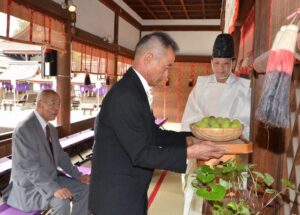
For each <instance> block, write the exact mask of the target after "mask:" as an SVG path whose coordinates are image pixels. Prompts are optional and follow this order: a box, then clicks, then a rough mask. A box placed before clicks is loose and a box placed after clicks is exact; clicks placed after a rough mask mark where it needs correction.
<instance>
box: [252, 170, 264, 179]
mask: <svg viewBox="0 0 300 215" xmlns="http://www.w3.org/2000/svg"><path fill="white" fill-rule="evenodd" d="M253 174H254V175H256V177H257V178H262V179H263V178H264V174H263V173H261V172H258V171H253Z"/></svg>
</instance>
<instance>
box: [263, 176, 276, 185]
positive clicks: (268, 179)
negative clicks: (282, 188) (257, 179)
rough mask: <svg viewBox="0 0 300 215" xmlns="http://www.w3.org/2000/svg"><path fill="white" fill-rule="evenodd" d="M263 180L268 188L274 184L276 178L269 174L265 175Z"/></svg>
mask: <svg viewBox="0 0 300 215" xmlns="http://www.w3.org/2000/svg"><path fill="white" fill-rule="evenodd" d="M263 180H264V182H265V183H266V184H267V185H268V186H271V185H272V184H273V183H274V178H273V177H272V176H271V175H270V174H269V173H265V174H264V177H263Z"/></svg>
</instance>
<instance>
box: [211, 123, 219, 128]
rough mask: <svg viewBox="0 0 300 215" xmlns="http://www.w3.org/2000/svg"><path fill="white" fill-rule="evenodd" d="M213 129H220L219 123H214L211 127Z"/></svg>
mask: <svg viewBox="0 0 300 215" xmlns="http://www.w3.org/2000/svg"><path fill="white" fill-rule="evenodd" d="M211 128H220V125H219V124H218V123H214V124H212V125H211Z"/></svg>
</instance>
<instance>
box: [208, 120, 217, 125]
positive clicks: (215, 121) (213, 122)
mask: <svg viewBox="0 0 300 215" xmlns="http://www.w3.org/2000/svg"><path fill="white" fill-rule="evenodd" d="M208 124H209V125H210V126H211V127H212V126H213V125H214V124H218V122H217V120H216V118H209V121H208Z"/></svg>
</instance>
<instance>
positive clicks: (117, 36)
mask: <svg viewBox="0 0 300 215" xmlns="http://www.w3.org/2000/svg"><path fill="white" fill-rule="evenodd" d="M114 43H115V44H116V45H117V46H119V13H115V24H114ZM118 55H119V48H117V49H116V51H115V53H114V59H115V71H114V77H113V78H112V79H113V80H112V83H115V82H117V77H118Z"/></svg>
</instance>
